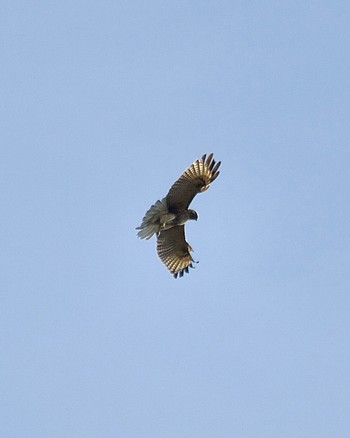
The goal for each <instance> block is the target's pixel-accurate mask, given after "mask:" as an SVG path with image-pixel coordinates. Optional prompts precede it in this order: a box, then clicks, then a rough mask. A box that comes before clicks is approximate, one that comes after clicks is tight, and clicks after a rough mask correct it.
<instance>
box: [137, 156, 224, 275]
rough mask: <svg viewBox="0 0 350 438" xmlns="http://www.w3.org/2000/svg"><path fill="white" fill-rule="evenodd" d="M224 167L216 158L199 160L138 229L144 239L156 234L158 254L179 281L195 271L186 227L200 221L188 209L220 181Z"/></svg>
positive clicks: (156, 204)
mask: <svg viewBox="0 0 350 438" xmlns="http://www.w3.org/2000/svg"><path fill="white" fill-rule="evenodd" d="M220 164H221V163H220V162H218V163H216V162H215V160H214V159H213V154H210V155H209V156H208V158H206V155H203V157H202V158H201V159H199V160H196V161H195V162H194V163H193V164H192V165H191V166H190V167H189V168H188V169H186V170H185V172H184V173H183V174H182V175H181V176H180V178H179V179H178V180H177V181H176V182H175V183H174V184H173V185H172V187H171V188H170V190H169V192H168V194H167V196H166V197H165V198H163V199H162V200H161V201H157V202H156V203H155V204H154V205H152V206H151V208H150V209H149V210H148V211H147V212H146V214H145V216H144V218H143V220H142V223H141V225H140V226H139V227H138V228H137V229H138V230H140V231H139V232H138V236H139V237H140V238H141V239H150V238H151V237H152V236H153V235H154V234H156V236H157V253H158V255H159V257H160V258H161V260H162V261H163V263H164V264H165V265H166V267H167V268H168V269H169V271H170V272H171V273H172V274H173V275H174V277H175V278H176V277H177V276H178V275H179V276H180V277H182V276H183V274H184V272H188V268H189V267H193V265H192V262H193V259H192V257H191V255H190V251H192V248H191V247H190V245H189V244H188V243H187V242H186V240H185V227H184V224H185V223H186V222H187V221H188V220H197V219H198V215H197V213H196V212H195V211H194V210H191V209H189V208H188V207H189V205H190V203H191V201H192V200H193V198H194V197H195V195H196V194H197V193H201V192H204V191H205V190H207V189H208V187H209V185H210V183H212V182H213V181H214V180H215V179H216V178H217V176H218V175H219V173H220V172H219V171H218V169H219V166H220Z"/></svg>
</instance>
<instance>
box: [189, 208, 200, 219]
mask: <svg viewBox="0 0 350 438" xmlns="http://www.w3.org/2000/svg"><path fill="white" fill-rule="evenodd" d="M188 211H189V214H190V216H189V219H191V220H194V221H196V220H197V219H198V214H197V212H196V211H194V210H188Z"/></svg>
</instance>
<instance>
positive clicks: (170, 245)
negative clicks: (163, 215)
mask: <svg viewBox="0 0 350 438" xmlns="http://www.w3.org/2000/svg"><path fill="white" fill-rule="evenodd" d="M190 251H192V248H191V247H190V245H189V244H188V243H187V242H186V239H185V226H184V225H180V226H176V227H172V228H169V229H168V230H164V231H161V232H160V233H159V234H158V236H157V253H158V255H159V257H160V259H161V260H162V262H163V263H164V264H165V266H166V267H167V268H168V269H169V271H170V272H171V273H172V274H173V275H174V277H175V278H176V277H177V276H178V275H179V276H180V277H182V276H183V275H184V273H185V272H188V268H193V265H192V262H193V258H192V257H191V254H190Z"/></svg>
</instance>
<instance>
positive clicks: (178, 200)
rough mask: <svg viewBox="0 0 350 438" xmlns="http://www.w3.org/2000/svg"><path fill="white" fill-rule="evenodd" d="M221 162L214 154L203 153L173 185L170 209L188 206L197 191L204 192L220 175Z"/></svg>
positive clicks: (170, 191)
mask: <svg viewBox="0 0 350 438" xmlns="http://www.w3.org/2000/svg"><path fill="white" fill-rule="evenodd" d="M220 164H221V162H220V161H219V162H217V163H216V161H215V160H214V159H213V154H210V155H208V158H206V155H203V156H202V158H201V159H199V160H196V161H195V162H194V163H192V164H191V166H190V167H189V168H188V169H186V170H185V171H184V173H183V174H182V175H181V176H180V178H179V179H178V180H177V181H176V182H175V183H174V184H173V185H172V187H171V188H170V190H169V192H168V194H167V196H166V201H167V204H168V208H169V211H176V210H183V209H186V208H188V206H189V205H190V203H191V202H192V199H193V198H194V197H195V196H196V195H197V193H200V192H204V191H205V190H207V188H208V187H209V185H210V183H212V182H213V181H214V180H215V179H216V178H217V177H218V175H219V173H220V172H219V171H218V169H219V167H220Z"/></svg>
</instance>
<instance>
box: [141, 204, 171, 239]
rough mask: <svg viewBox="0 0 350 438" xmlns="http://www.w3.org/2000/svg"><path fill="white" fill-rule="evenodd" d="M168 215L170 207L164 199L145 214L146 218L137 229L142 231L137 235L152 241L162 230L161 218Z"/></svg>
mask: <svg viewBox="0 0 350 438" xmlns="http://www.w3.org/2000/svg"><path fill="white" fill-rule="evenodd" d="M167 213H168V207H167V203H166V199H165V198H163V199H162V200H161V201H157V202H156V203H155V204H154V205H152V207H151V208H150V209H149V210H148V211H147V213H146V214H145V217H144V218H143V219H142V224H141V225H140V226H139V227H137V228H136V229H137V230H140V231H139V232H138V233H137V235H138V236H139V237H140V238H141V239H150V238H151V237H152V236H153V234H157V233H159V231H160V228H161V217H162V216H164V215H166V214H167Z"/></svg>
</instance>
